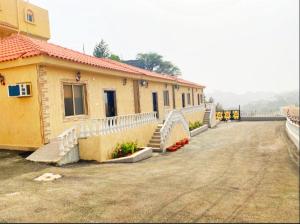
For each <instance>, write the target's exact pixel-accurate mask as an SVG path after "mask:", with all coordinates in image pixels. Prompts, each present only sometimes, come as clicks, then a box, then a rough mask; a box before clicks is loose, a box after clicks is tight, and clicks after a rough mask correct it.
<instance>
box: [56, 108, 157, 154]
mask: <svg viewBox="0 0 300 224" xmlns="http://www.w3.org/2000/svg"><path fill="white" fill-rule="evenodd" d="M156 121H157V117H156V112H149V113H141V114H131V115H124V116H117V117H109V118H103V119H92V120H88V121H84V122H82V123H81V124H79V125H76V126H74V127H72V128H70V129H68V130H66V131H65V132H63V133H62V134H61V135H59V136H58V137H57V138H56V141H57V142H58V144H59V152H60V155H65V154H66V153H67V152H68V150H70V149H71V148H73V147H74V146H75V145H77V144H78V138H87V137H90V136H100V135H105V134H110V133H116V132H120V131H123V130H126V129H129V128H134V127H137V126H140V125H143V124H149V123H152V122H156ZM77 130H78V132H79V135H77Z"/></svg>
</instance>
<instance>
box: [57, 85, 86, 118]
mask: <svg viewBox="0 0 300 224" xmlns="http://www.w3.org/2000/svg"><path fill="white" fill-rule="evenodd" d="M63 88H64V105H65V116H66V117H68V116H76V115H84V114H86V96H85V88H86V87H85V85H72V84H64V87H63Z"/></svg>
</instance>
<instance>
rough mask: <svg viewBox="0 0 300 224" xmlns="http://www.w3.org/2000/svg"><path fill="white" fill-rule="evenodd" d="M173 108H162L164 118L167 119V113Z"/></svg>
mask: <svg viewBox="0 0 300 224" xmlns="http://www.w3.org/2000/svg"><path fill="white" fill-rule="evenodd" d="M173 110H174V109H173V108H172V109H171V108H165V109H164V120H166V119H167V117H168V115H169V113H171V112H172V111H173Z"/></svg>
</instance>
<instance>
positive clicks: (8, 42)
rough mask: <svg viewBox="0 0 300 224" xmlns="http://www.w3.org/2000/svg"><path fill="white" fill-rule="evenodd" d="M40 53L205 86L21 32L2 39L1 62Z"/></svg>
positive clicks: (0, 44)
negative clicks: (74, 49)
mask: <svg viewBox="0 0 300 224" xmlns="http://www.w3.org/2000/svg"><path fill="white" fill-rule="evenodd" d="M40 55H47V56H50V57H55V58H59V59H63V60H68V61H72V62H76V63H81V64H86V65H90V66H94V67H99V68H104V69H111V70H116V71H121V72H126V73H131V74H136V75H145V76H148V77H153V78H159V79H163V80H168V81H177V82H178V83H181V84H186V85H190V86H196V87H204V86H202V85H199V84H196V83H193V82H189V81H186V80H183V79H180V78H176V77H171V76H168V75H162V74H158V73H155V72H151V71H148V70H145V69H141V68H137V67H134V66H131V65H127V64H124V63H121V62H116V61H113V60H110V59H103V58H96V57H92V56H90V55H86V54H83V53H80V52H77V51H73V50H70V49H67V48H63V47H60V46H58V45H55V44H51V43H48V42H46V41H43V40H37V39H33V38H30V37H27V36H24V35H21V34H14V35H11V36H10V37H7V38H4V39H1V40H0V62H5V61H12V60H16V59H19V58H28V57H34V56H40Z"/></svg>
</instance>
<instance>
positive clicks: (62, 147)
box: [56, 126, 78, 156]
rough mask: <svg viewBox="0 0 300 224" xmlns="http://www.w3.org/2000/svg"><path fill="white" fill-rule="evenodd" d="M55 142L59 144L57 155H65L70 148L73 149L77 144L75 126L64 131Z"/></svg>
mask: <svg viewBox="0 0 300 224" xmlns="http://www.w3.org/2000/svg"><path fill="white" fill-rule="evenodd" d="M56 140H57V141H58V144H59V146H58V148H59V154H60V155H61V156H63V155H65V154H66V153H67V152H68V151H69V150H70V149H71V148H73V147H74V146H75V145H77V143H78V138H77V133H76V126H74V127H72V128H69V129H68V130H66V131H64V132H63V133H62V134H60V135H59V136H58V137H57V138H56Z"/></svg>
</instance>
